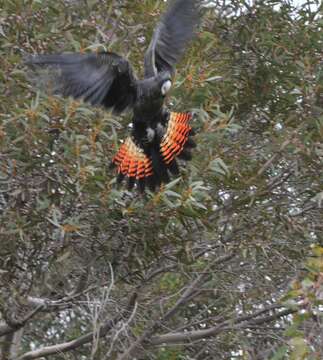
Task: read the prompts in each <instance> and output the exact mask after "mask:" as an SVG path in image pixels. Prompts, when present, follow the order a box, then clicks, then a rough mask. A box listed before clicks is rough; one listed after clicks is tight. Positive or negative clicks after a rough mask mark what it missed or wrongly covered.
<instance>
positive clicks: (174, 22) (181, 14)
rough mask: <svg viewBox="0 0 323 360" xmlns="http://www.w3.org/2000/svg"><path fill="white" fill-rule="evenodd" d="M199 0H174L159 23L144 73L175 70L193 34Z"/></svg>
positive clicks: (147, 53) (148, 50)
mask: <svg viewBox="0 0 323 360" xmlns="http://www.w3.org/2000/svg"><path fill="white" fill-rule="evenodd" d="M197 3H198V1H197V0H172V1H171V4H170V6H169V7H168V9H167V11H166V13H165V14H164V16H163V17H162V19H161V21H160V22H159V24H158V25H157V27H156V29H155V31H154V35H153V38H152V40H151V43H150V45H149V47H148V49H147V52H146V54H145V64H144V66H145V77H151V76H155V75H157V73H158V72H162V71H169V72H171V73H173V72H174V70H175V64H176V63H177V62H178V61H179V59H180V58H181V56H182V55H183V53H184V50H185V47H186V45H187V43H188V42H189V41H190V40H191V38H192V37H193V34H194V29H195V27H196V25H197V22H198V18H199V11H198V5H197Z"/></svg>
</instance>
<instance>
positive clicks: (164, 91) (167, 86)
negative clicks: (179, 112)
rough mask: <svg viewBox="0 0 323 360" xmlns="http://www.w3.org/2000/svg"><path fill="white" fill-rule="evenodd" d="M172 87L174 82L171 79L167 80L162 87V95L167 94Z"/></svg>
mask: <svg viewBox="0 0 323 360" xmlns="http://www.w3.org/2000/svg"><path fill="white" fill-rule="evenodd" d="M171 87H172V82H171V81H170V80H167V81H165V82H164V83H163V85H162V87H161V93H162V95H166V94H167V93H168V91H169V89H170V88H171Z"/></svg>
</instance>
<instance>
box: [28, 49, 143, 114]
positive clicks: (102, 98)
mask: <svg viewBox="0 0 323 360" xmlns="http://www.w3.org/2000/svg"><path fill="white" fill-rule="evenodd" d="M25 62H26V64H27V65H29V66H31V67H33V68H45V69H46V70H48V71H47V73H46V75H44V73H43V74H40V76H41V77H42V79H41V80H42V81H44V79H45V83H46V86H52V87H53V91H54V93H55V94H59V95H62V96H66V97H67V96H71V97H73V98H75V99H83V100H84V101H85V102H88V103H90V104H91V105H101V106H104V107H106V108H108V109H113V111H114V112H115V113H120V112H122V111H123V110H125V109H126V108H128V107H132V106H133V104H134V102H135V101H136V96H137V80H136V78H135V76H134V74H133V71H132V68H131V66H130V64H129V62H128V61H127V60H126V59H124V58H123V57H121V56H119V55H117V54H114V53H111V52H102V53H98V54H96V53H91V54H76V53H75V54H74V53H71V54H58V55H32V56H29V57H28V58H27V59H26V61H25Z"/></svg>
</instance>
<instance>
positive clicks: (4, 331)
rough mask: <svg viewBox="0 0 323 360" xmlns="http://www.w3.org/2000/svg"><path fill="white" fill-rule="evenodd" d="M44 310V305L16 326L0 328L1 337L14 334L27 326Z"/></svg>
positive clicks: (5, 325) (2, 326)
mask: <svg viewBox="0 0 323 360" xmlns="http://www.w3.org/2000/svg"><path fill="white" fill-rule="evenodd" d="M42 308H43V306H42V305H39V306H37V307H36V308H35V309H34V310H32V311H31V312H30V313H28V314H27V315H26V316H25V317H24V318H23V319H21V320H19V321H18V322H17V323H16V324H15V325H14V326H12V325H11V326H10V325H7V324H4V325H1V326H0V337H1V336H5V335H8V334H12V333H14V332H15V331H17V330H19V329H21V328H22V327H24V326H25V324H26V323H27V322H28V321H29V320H30V319H31V318H32V317H34V316H35V315H36V314H37V313H38V312H39V311H40V310H41V309H42Z"/></svg>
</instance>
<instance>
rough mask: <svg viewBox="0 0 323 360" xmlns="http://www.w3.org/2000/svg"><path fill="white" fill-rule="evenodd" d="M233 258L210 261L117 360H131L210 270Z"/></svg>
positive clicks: (190, 294) (189, 295) (207, 275)
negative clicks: (168, 307) (166, 309)
mask: <svg viewBox="0 0 323 360" xmlns="http://www.w3.org/2000/svg"><path fill="white" fill-rule="evenodd" d="M234 256H235V253H234V252H232V253H230V254H228V255H225V256H221V257H219V258H216V259H215V260H214V261H212V262H211V263H210V264H209V265H208V266H207V267H206V269H205V270H204V271H203V273H201V274H200V275H199V276H198V277H197V278H196V279H195V280H194V281H193V282H192V283H191V284H189V286H188V287H187V288H186V290H185V291H184V293H183V294H182V296H181V297H180V298H179V299H178V300H177V302H176V303H175V305H174V306H173V307H172V308H171V309H169V310H168V311H167V312H166V314H165V315H164V316H162V318H161V319H160V320H156V321H154V322H153V323H152V324H151V325H150V326H148V327H147V329H146V330H145V331H144V332H143V333H142V335H141V336H140V337H139V338H138V339H137V340H136V341H135V342H134V343H133V344H132V345H131V346H130V347H129V348H128V349H127V350H126V352H124V353H123V354H121V355H120V356H119V357H118V360H127V359H133V356H134V353H135V352H136V351H137V349H138V348H139V347H140V346H141V345H142V344H143V343H144V342H146V341H148V339H149V338H150V337H151V336H152V335H153V334H154V332H155V331H156V330H157V329H158V328H159V327H160V326H161V325H162V323H163V322H165V321H167V320H169V319H170V318H171V317H172V316H173V315H174V314H175V313H176V312H177V311H178V309H179V308H180V307H181V306H182V305H183V304H185V303H186V302H187V301H188V300H191V299H192V294H193V293H194V292H195V290H196V288H197V286H198V285H200V284H201V283H203V282H205V281H206V280H207V278H208V277H209V276H210V270H211V269H212V268H213V267H214V266H216V265H220V264H222V263H224V262H226V261H229V260H231V259H232V258H233V257H234Z"/></svg>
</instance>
